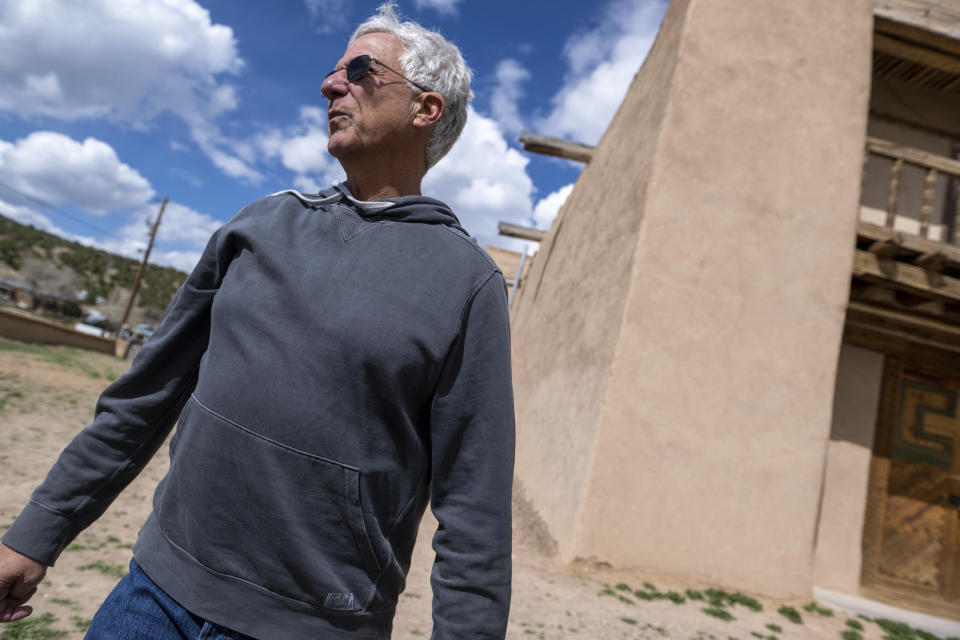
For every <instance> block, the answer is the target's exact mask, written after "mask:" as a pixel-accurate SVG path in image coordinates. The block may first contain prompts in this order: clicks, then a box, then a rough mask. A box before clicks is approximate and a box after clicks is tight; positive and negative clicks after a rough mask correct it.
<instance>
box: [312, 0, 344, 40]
mask: <svg viewBox="0 0 960 640" xmlns="http://www.w3.org/2000/svg"><path fill="white" fill-rule="evenodd" d="M304 1H305V3H306V5H307V12H308V13H309V14H310V22H311V24H312V25H313V27H314V28H315V29H316V30H317V31H318V32H320V33H332V32H334V31H341V30H343V29H346V28H347V26H348V25H347V9H348V8H349V7H350V4H349V3H348V2H347V0H304Z"/></svg>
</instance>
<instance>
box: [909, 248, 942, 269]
mask: <svg viewBox="0 0 960 640" xmlns="http://www.w3.org/2000/svg"><path fill="white" fill-rule="evenodd" d="M913 264H915V265H917V266H918V267H922V268H924V269H926V270H928V271H942V270H943V268H944V266H946V264H947V256H945V255H943V253H941V252H940V251H934V252H933V253H923V254H920V256H918V257H917V258H915V259H914V261H913Z"/></svg>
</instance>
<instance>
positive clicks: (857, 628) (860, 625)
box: [847, 618, 863, 631]
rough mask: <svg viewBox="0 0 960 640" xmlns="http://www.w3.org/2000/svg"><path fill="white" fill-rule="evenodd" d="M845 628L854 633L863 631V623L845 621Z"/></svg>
mask: <svg viewBox="0 0 960 640" xmlns="http://www.w3.org/2000/svg"><path fill="white" fill-rule="evenodd" d="M847 626H848V627H850V628H851V629H853V630H854V631H863V623H862V622H860V621H859V620H854V619H853V618H850V619H848V620H847Z"/></svg>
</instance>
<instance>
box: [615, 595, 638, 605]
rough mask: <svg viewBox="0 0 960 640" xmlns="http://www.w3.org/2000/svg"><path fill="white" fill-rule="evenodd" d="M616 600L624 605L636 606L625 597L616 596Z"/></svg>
mask: <svg viewBox="0 0 960 640" xmlns="http://www.w3.org/2000/svg"><path fill="white" fill-rule="evenodd" d="M617 599H618V600H619V601H620V602H623V603H625V604H637V603H636V602H634V601H633V600H631V599H630V598H628V597H627V596H621V595H618V596H617Z"/></svg>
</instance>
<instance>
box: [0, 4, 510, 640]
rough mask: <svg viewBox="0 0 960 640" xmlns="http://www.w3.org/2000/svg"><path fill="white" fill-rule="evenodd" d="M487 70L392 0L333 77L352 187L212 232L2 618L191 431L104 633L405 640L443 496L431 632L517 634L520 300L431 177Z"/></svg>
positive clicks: (16, 577) (8, 575) (46, 487)
mask: <svg viewBox="0 0 960 640" xmlns="http://www.w3.org/2000/svg"><path fill="white" fill-rule="evenodd" d="M469 79H470V72H469V70H468V69H467V67H466V65H465V64H464V62H463V59H462V57H461V56H460V53H459V51H458V50H457V49H456V47H454V46H453V45H452V44H450V43H448V42H446V41H445V40H444V39H443V38H442V37H441V36H440V35H439V34H437V33H434V32H430V31H427V30H425V29H423V28H422V27H420V26H419V25H417V24H415V23H411V22H403V23H401V22H399V21H398V20H397V18H396V16H395V14H394V11H393V8H392V6H390V5H384V6H383V7H381V9H380V12H379V14H377V15H375V16H373V17H372V18H370V19H369V20H367V21H366V22H365V23H363V24H362V25H361V26H360V27H359V28H358V29H357V31H356V32H355V33H354V35H353V37H352V39H351V41H350V44H349V46H348V47H347V50H346V52H345V53H344V55H343V57H342V58H341V60H340V61H339V62H338V63H337V64H336V66H335V67H334V70H333V71H332V72H330V73H329V74H328V75H327V77H326V78H325V79H324V81H323V85H322V87H321V92H322V93H323V95H324V96H325V97H326V98H327V99H328V100H329V119H330V124H329V126H330V140H329V147H328V148H329V151H330V153H331V154H332V155H334V156H335V157H336V158H337V159H338V160H339V161H340V162H341V164H342V165H343V168H344V169H345V171H346V174H347V180H346V182H345V183H343V184H340V185H337V186H335V187H334V188H332V189H328V190H326V191H323V192H321V193H320V194H317V195H313V196H307V195H303V194H301V193H298V192H296V191H284V192H280V193H277V194H274V195H272V196H268V197H266V198H263V199H261V200H259V201H257V202H255V203H253V204H251V205H250V206H248V207H246V208H244V209H243V210H242V211H241V212H240V213H239V214H238V215H237V216H236V217H235V218H233V219H232V220H231V221H230V222H228V223H227V224H226V225H224V226H223V227H222V228H221V229H220V230H219V231H218V232H217V233H216V234H214V236H213V238H211V240H210V242H209V244H208V245H207V248H206V250H205V251H204V253H203V256H202V257H201V259H200V262H199V264H198V265H197V267H196V269H195V270H194V271H193V273H192V274H191V275H190V277H189V278H188V280H187V281H186V283H185V284H184V285H183V287H182V288H181V290H180V291H179V292H178V293H177V295H176V297H175V298H174V300H173V302H172V303H171V305H170V307H169V309H168V310H167V312H166V314H165V316H164V319H163V321H162V322H161V323H160V326H159V328H158V330H157V332H156V334H155V335H154V336H153V338H152V339H151V340H150V341H149V342H148V343H147V344H146V345H145V346H144V347H143V349H142V351H141V353H140V354H139V356H138V357H137V359H136V361H135V362H134V364H133V366H132V368H131V370H130V372H129V373H128V374H126V375H125V376H123V377H122V378H120V379H119V380H117V381H116V382H115V383H114V384H112V385H111V386H110V387H109V388H108V389H107V390H106V391H105V392H104V394H103V396H102V397H101V399H100V402H99V403H98V406H97V414H96V417H95V419H94V422H93V423H92V424H91V425H90V426H89V427H88V428H87V429H85V430H84V431H83V432H81V433H80V434H79V435H78V436H77V438H76V439H75V440H74V441H73V442H72V443H71V444H70V445H69V446H68V447H67V448H66V449H65V450H64V452H63V453H62V454H61V456H60V458H59V459H58V461H57V463H56V464H55V466H54V467H53V469H52V470H51V471H50V473H49V475H48V476H47V478H46V480H45V481H44V482H43V484H41V485H40V487H38V488H37V490H36V491H35V492H34V494H33V496H32V498H31V500H30V503H29V504H28V505H27V506H26V507H25V509H24V510H23V512H22V513H21V515H20V516H19V517H18V519H17V520H16V521H15V522H14V524H13V525H12V526H11V527H10V529H9V530H8V531H7V532H6V534H5V535H4V537H3V542H4V544H5V546H4V547H2V551H0V606H2V612H0V620H3V621H10V620H15V619H19V618H22V617H24V616H25V615H29V613H30V608H29V607H27V606H25V605H24V603H25V602H26V601H27V600H28V599H29V598H30V596H31V595H32V594H33V592H34V591H35V588H36V585H37V584H38V582H39V581H40V579H41V577H42V576H43V573H44V570H45V567H46V566H48V565H52V564H53V562H54V561H55V560H56V558H57V556H58V555H59V554H60V552H61V551H62V550H63V549H64V547H66V546H67V544H69V542H70V541H71V540H72V539H73V538H74V537H75V536H76V535H77V534H78V533H79V532H80V531H81V530H82V529H83V528H84V527H86V526H87V525H89V524H90V523H91V522H92V521H93V520H94V519H95V518H97V517H98V516H99V515H100V514H101V513H103V511H104V510H105V509H106V508H107V506H108V505H109V504H110V502H111V501H112V500H113V498H114V497H115V496H116V495H117V493H118V492H119V491H120V490H121V489H122V488H123V487H124V486H125V485H126V484H127V483H128V482H129V481H130V480H131V479H132V478H133V477H134V476H135V475H136V474H137V473H138V472H139V471H140V470H141V469H142V468H143V466H144V465H145V464H146V462H147V461H148V460H149V459H150V457H151V456H152V455H153V453H154V452H155V450H156V449H157V448H158V447H159V446H160V444H161V443H162V442H163V440H164V439H165V437H166V435H167V434H168V433H169V430H170V428H171V425H172V424H173V423H174V421H176V420H177V418H178V416H179V425H178V427H177V432H176V434H175V436H174V438H173V439H172V441H171V442H170V460H171V463H170V471H169V473H168V474H167V476H166V477H165V478H164V479H163V480H162V482H161V483H160V485H159V486H158V488H157V490H156V494H155V496H154V502H153V513H152V514H151V515H150V517H149V519H148V520H147V522H146V524H145V525H144V526H143V529H142V530H141V532H140V536H139V539H138V541H137V543H136V546H135V547H134V554H133V555H134V560H133V561H132V562H131V572H130V573H129V574H128V576H127V577H126V578H124V579H123V580H122V581H121V582H120V584H119V585H118V586H117V588H116V589H115V590H114V592H113V593H112V594H111V595H110V596H109V597H108V599H107V600H106V602H105V603H104V605H103V607H102V608H101V610H100V611H99V612H98V613H97V616H96V617H95V618H94V622H93V624H92V626H91V628H90V631H89V635H88V637H90V638H152V639H164V638H193V637H203V638H216V637H228V638H237V637H245V636H252V637H257V638H281V639H288V638H322V639H331V638H334V639H335V638H351V639H352V638H386V637H389V635H390V629H391V626H392V620H393V615H394V610H395V607H396V604H397V599H398V596H399V594H400V592H401V591H402V590H403V586H404V579H405V575H406V572H407V570H408V568H409V564H410V556H411V552H412V549H413V545H414V541H415V538H416V533H417V529H418V524H419V522H420V518H421V515H422V514H423V511H424V509H425V507H426V504H427V502H428V501H429V502H430V503H431V506H432V509H433V511H434V513H435V514H436V516H437V520H438V522H439V527H438V529H437V532H436V534H435V536H434V539H433V544H434V549H435V550H436V560H435V563H434V567H433V572H432V575H431V581H432V585H433V591H434V599H433V616H434V630H433V637H434V638H437V639H440V638H501V637H503V635H504V633H505V628H506V620H507V612H508V609H509V599H510V536H511V534H510V488H511V479H512V468H513V405H512V392H511V383H510V363H509V332H508V319H507V310H506V295H505V286H504V281H503V277H502V275H501V273H500V272H499V270H498V269H497V267H496V265H495V264H494V263H493V262H492V261H491V260H490V258H489V257H488V256H487V255H486V254H485V253H484V252H483V251H481V250H480V249H479V248H478V247H477V245H476V243H475V242H474V241H472V240H471V239H470V237H469V236H468V235H467V234H466V232H464V230H463V229H462V228H461V227H460V225H459V224H458V222H457V219H456V217H454V215H453V213H452V212H451V211H450V209H449V208H448V207H447V206H446V205H444V204H443V203H442V202H439V201H437V200H433V199H430V198H426V197H423V196H421V195H420V183H421V180H422V178H423V176H424V174H425V173H426V171H427V169H428V168H429V167H430V166H432V165H433V164H434V163H436V162H437V160H439V159H440V158H441V157H442V156H443V155H444V154H445V153H446V152H447V151H448V150H449V149H450V147H451V146H452V144H453V142H454V141H455V140H456V138H457V137H458V136H459V134H460V132H461V130H462V129H463V125H464V121H465V118H466V105H467V101H468V99H469V96H470V88H469Z"/></svg>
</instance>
